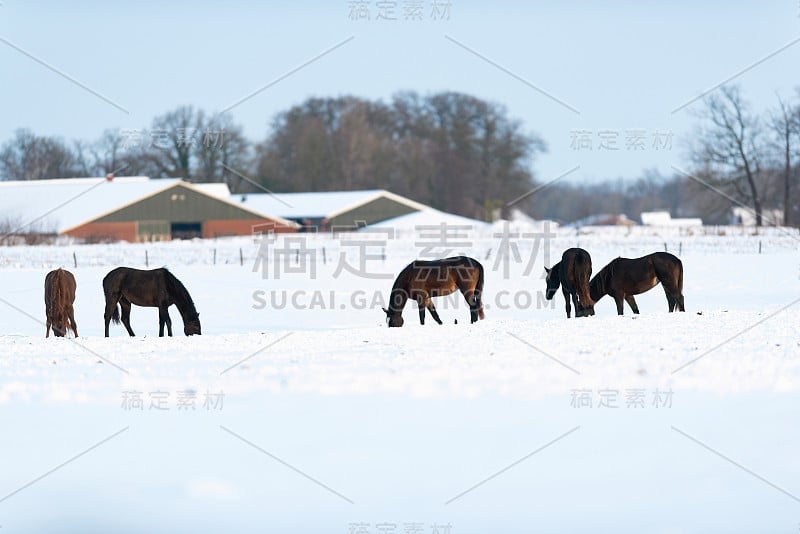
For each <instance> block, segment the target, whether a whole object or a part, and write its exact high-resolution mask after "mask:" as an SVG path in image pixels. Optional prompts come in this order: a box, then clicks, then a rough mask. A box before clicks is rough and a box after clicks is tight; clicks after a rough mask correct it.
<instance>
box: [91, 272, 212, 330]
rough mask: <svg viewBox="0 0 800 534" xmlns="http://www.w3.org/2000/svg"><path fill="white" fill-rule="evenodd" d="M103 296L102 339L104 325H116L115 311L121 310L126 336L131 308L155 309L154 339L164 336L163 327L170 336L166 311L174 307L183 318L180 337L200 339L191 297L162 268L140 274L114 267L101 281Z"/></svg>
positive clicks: (175, 279)
mask: <svg viewBox="0 0 800 534" xmlns="http://www.w3.org/2000/svg"><path fill="white" fill-rule="evenodd" d="M103 292H104V293H105V295H106V311H105V315H104V319H105V321H106V337H108V323H109V321H111V320H113V321H114V324H119V321H120V317H119V307H117V303H119V304H120V306H121V307H122V324H123V325H125V328H126V329H127V330H128V334H130V335H131V336H133V335H134V333H133V330H132V329H131V304H136V305H137V306H148V307H154V308H158V335H159V337H163V336H164V325H166V326H167V333H168V334H169V335H170V336H172V319H170V317H169V312H168V311H167V308H169V307H170V306H171V305H172V304H174V305H175V306H176V307H177V308H178V311H179V312H180V314H181V317H182V318H183V333H184V334H186V335H187V336H191V335H194V334H197V335H200V316H199V314H198V313H197V310H196V309H195V307H194V302H192V297H191V296H189V292H188V291H186V288H185V287H184V286H183V284H182V283H181V282H180V280H178V279H177V278H175V276H174V275H173V274H172V273H171V272H169V271H168V270H167V269H165V268H161V269H151V270H149V271H144V270H141V269H132V268H130V267H117V268H116V269H114V270H113V271H111V272H110V273H108V274H107V275H106V277H105V278H103Z"/></svg>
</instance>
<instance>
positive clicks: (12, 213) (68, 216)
mask: <svg viewBox="0 0 800 534" xmlns="http://www.w3.org/2000/svg"><path fill="white" fill-rule="evenodd" d="M180 181H181V180H180V179H178V178H169V179H161V180H151V179H149V178H148V177H147V176H131V177H122V178H114V179H113V180H111V181H109V180H106V179H105V178H59V179H55V180H25V181H0V213H2V214H3V218H4V219H7V220H9V221H10V222H12V223H13V224H16V225H19V226H20V227H21V228H19V231H20V232H25V231H32V230H35V231H42V232H47V231H54V232H62V231H64V230H67V229H69V228H72V227H74V226H77V225H79V224H82V223H84V222H87V221H90V220H92V219H96V218H97V217H99V216H101V215H103V214H105V213H108V212H109V211H111V210H113V209H116V208H119V207H121V206H123V205H126V204H129V203H130V202H131V201H134V200H137V199H140V198H142V197H145V196H149V195H152V194H154V193H157V192H158V191H161V190H163V189H166V188H168V187H171V186H173V185H175V184H176V183H178V182H180ZM23 225H25V226H23Z"/></svg>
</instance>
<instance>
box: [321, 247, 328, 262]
mask: <svg viewBox="0 0 800 534" xmlns="http://www.w3.org/2000/svg"><path fill="white" fill-rule="evenodd" d="M327 263H328V260H327V258H326V257H325V247H322V265H326V264H327Z"/></svg>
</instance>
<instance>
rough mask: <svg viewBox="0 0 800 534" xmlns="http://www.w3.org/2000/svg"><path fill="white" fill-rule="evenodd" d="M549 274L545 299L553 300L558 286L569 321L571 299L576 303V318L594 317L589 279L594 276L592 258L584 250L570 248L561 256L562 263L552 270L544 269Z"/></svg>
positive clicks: (554, 266)
mask: <svg viewBox="0 0 800 534" xmlns="http://www.w3.org/2000/svg"><path fill="white" fill-rule="evenodd" d="M544 270H545V272H546V273H547V279H546V281H547V293H545V298H547V300H553V296H554V295H555V294H556V290H557V289H558V286H559V285H561V291H562V292H563V293H564V300H565V301H566V303H567V319H569V317H570V305H569V299H570V297H572V302H573V303H575V317H588V316H589V315H594V301H593V300H592V298H591V296H590V295H589V278H591V276H592V257H591V256H589V253H588V252H586V251H585V250H583V249H582V248H568V249H567V250H565V251H564V254H563V255H562V256H561V261H560V262H558V263H556V264H555V265H553V267H552V268H551V269H548V268H547V267H545V268H544Z"/></svg>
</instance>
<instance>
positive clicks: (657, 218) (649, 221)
mask: <svg viewBox="0 0 800 534" xmlns="http://www.w3.org/2000/svg"><path fill="white" fill-rule="evenodd" d="M641 218H642V224H645V225H648V226H651V225H660V224H669V222H670V220H671V219H672V217H671V216H670V214H669V212H668V211H643V212H642V214H641Z"/></svg>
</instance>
